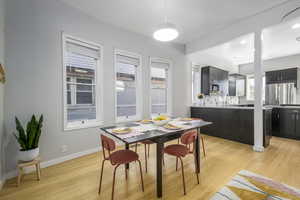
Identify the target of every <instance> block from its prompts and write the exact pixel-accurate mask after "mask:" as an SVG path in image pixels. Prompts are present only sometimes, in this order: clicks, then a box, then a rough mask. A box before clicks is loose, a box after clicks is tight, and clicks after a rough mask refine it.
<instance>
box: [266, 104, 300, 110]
mask: <svg viewBox="0 0 300 200" xmlns="http://www.w3.org/2000/svg"><path fill="white" fill-rule="evenodd" d="M268 107H271V108H288V109H300V106H279V105H278V106H268Z"/></svg>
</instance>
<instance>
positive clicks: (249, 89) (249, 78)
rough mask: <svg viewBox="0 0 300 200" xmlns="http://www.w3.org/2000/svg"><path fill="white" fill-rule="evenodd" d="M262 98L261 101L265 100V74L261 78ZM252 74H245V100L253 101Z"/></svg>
mask: <svg viewBox="0 0 300 200" xmlns="http://www.w3.org/2000/svg"><path fill="white" fill-rule="evenodd" d="M262 81H263V82H262V85H263V87H262V99H263V102H264V101H265V87H266V86H265V84H266V79H265V76H263V80H262ZM254 90H255V88H254V76H253V75H250V76H247V100H248V101H254Z"/></svg>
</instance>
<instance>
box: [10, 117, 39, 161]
mask: <svg viewBox="0 0 300 200" xmlns="http://www.w3.org/2000/svg"><path fill="white" fill-rule="evenodd" d="M15 120H16V129H17V131H18V135H17V134H15V133H14V136H15V138H16V139H17V141H18V143H19V144H20V151H19V160H21V161H31V160H34V159H35V158H37V157H38V156H39V147H38V145H39V139H40V136H41V133H42V126H43V115H41V116H40V118H39V120H38V121H37V119H36V117H35V116H34V115H32V117H31V120H30V121H29V122H28V123H27V126H26V132H25V130H24V128H23V126H22V124H21V122H20V121H19V119H18V118H17V117H16V118H15Z"/></svg>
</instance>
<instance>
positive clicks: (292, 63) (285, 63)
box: [239, 54, 300, 104]
mask: <svg viewBox="0 0 300 200" xmlns="http://www.w3.org/2000/svg"><path fill="white" fill-rule="evenodd" d="M262 65H263V71H264V72H266V71H272V70H281V69H286V68H293V67H300V54H297V55H292V56H285V57H280V58H274V59H270V60H264V61H263V63H262ZM239 73H240V74H244V75H251V74H254V65H253V63H249V64H243V65H239ZM296 92H297V96H296V103H297V104H298V103H299V104H300V89H299V88H298V89H297V91H296ZM240 103H253V101H247V99H246V97H241V98H240Z"/></svg>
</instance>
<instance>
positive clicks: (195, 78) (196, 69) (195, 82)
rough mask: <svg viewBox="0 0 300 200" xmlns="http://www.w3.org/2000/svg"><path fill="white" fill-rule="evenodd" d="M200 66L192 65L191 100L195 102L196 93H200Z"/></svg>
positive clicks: (196, 98)
mask: <svg viewBox="0 0 300 200" xmlns="http://www.w3.org/2000/svg"><path fill="white" fill-rule="evenodd" d="M200 86H201V67H200V66H197V65H194V66H193V67H192V101H193V103H195V102H197V100H198V94H200V93H201V87H200Z"/></svg>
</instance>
